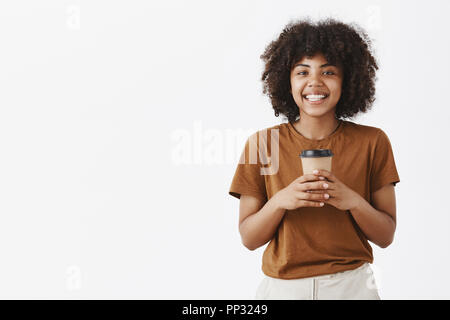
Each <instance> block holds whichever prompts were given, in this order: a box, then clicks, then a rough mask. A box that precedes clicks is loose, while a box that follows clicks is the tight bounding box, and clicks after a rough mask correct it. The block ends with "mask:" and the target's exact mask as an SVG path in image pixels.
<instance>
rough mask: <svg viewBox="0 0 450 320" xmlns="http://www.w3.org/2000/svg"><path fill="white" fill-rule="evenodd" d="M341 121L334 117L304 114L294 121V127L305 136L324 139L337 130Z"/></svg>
mask: <svg viewBox="0 0 450 320" xmlns="http://www.w3.org/2000/svg"><path fill="white" fill-rule="evenodd" d="M339 124H340V121H339V120H338V119H336V118H335V117H334V116H333V117H328V118H317V117H308V116H304V115H303V116H302V117H300V119H299V120H298V121H296V122H294V123H293V126H294V128H295V129H296V130H297V131H298V132H299V133H300V134H301V135H302V136H304V137H305V138H307V139H310V140H322V139H325V138H326V137H328V136H329V135H331V134H332V133H333V132H334V131H336V130H337V128H338V126H339Z"/></svg>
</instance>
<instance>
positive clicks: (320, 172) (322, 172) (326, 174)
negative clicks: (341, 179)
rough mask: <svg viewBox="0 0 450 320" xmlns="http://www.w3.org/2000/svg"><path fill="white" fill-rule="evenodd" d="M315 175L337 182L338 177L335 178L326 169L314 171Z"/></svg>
mask: <svg viewBox="0 0 450 320" xmlns="http://www.w3.org/2000/svg"><path fill="white" fill-rule="evenodd" d="M313 174H314V175H316V176H324V177H325V178H326V179H328V180H329V181H332V182H334V181H336V177H335V176H334V174H333V173H332V172H330V171H328V170H325V169H315V170H314V171H313Z"/></svg>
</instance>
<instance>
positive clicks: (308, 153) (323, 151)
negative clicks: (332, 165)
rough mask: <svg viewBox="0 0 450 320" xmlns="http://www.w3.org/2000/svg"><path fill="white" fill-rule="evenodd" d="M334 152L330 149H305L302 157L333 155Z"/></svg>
mask: <svg viewBox="0 0 450 320" xmlns="http://www.w3.org/2000/svg"><path fill="white" fill-rule="evenodd" d="M332 156H333V153H332V152H331V150H330V149H310V150H303V151H302V153H301V154H300V158H317V157H332Z"/></svg>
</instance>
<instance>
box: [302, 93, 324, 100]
mask: <svg viewBox="0 0 450 320" xmlns="http://www.w3.org/2000/svg"><path fill="white" fill-rule="evenodd" d="M322 98H325V96H324V95H323V94H310V95H307V96H306V99H322Z"/></svg>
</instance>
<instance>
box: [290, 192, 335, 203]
mask: <svg viewBox="0 0 450 320" xmlns="http://www.w3.org/2000/svg"><path fill="white" fill-rule="evenodd" d="M329 198H331V196H330V194H328V193H325V192H324V193H319V192H299V193H298V195H297V199H299V200H309V201H313V200H317V201H324V200H328V199H329Z"/></svg>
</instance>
